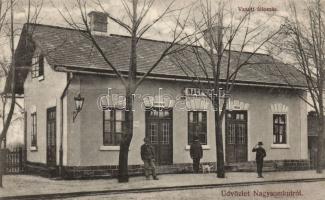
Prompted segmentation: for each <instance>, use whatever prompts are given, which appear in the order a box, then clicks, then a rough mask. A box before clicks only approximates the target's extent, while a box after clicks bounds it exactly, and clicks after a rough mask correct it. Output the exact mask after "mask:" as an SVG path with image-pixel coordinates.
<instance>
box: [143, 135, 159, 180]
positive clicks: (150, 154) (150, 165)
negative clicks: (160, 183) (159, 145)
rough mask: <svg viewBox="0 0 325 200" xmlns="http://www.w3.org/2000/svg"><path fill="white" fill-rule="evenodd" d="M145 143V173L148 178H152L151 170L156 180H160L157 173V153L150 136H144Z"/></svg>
mask: <svg viewBox="0 0 325 200" xmlns="http://www.w3.org/2000/svg"><path fill="white" fill-rule="evenodd" d="M143 141H144V144H143V145H142V146H141V159H142V160H143V163H144V174H145V176H146V178H147V180H150V171H151V172H152V177H153V179H154V180H159V179H158V177H157V175H156V166H155V153H154V149H153V146H151V145H150V140H149V138H144V140H143Z"/></svg>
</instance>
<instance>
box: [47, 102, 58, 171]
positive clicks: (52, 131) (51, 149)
mask: <svg viewBox="0 0 325 200" xmlns="http://www.w3.org/2000/svg"><path fill="white" fill-rule="evenodd" d="M46 124H47V128H46V132H47V134H46V146H47V148H46V149H47V153H46V160H47V165H48V166H55V165H56V108H55V107H53V108H49V109H47V118H46Z"/></svg>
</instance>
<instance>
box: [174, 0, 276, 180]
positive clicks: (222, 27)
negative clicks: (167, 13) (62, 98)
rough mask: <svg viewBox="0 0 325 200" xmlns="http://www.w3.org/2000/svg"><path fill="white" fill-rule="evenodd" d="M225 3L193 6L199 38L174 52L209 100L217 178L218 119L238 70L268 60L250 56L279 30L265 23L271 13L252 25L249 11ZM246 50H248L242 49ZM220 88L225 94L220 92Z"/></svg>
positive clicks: (220, 166) (220, 172)
mask: <svg viewBox="0 0 325 200" xmlns="http://www.w3.org/2000/svg"><path fill="white" fill-rule="evenodd" d="M226 4H227V3H225V2H224V1H222V0H221V1H215V2H213V1H210V0H203V1H200V2H199V4H198V7H197V8H196V9H195V10H197V11H198V12H199V13H198V16H199V17H198V16H196V18H195V19H193V26H194V29H195V30H196V33H197V34H196V38H200V39H201V42H197V43H196V45H195V46H193V45H189V46H188V48H186V49H185V50H184V51H182V52H178V53H177V54H175V55H176V59H175V62H176V63H177V65H178V66H179V68H180V69H181V70H182V71H183V72H184V73H185V74H186V75H187V77H189V78H191V79H192V82H193V84H194V85H195V86H196V87H198V88H200V89H202V91H204V92H205V96H206V97H207V98H208V99H209V100H210V101H211V102H212V105H213V109H214V116H215V138H216V157H217V177H219V178H224V177H225V170H224V151H223V142H222V141H223V139H222V123H223V119H224V116H225V112H226V108H227V101H228V98H229V95H230V94H231V92H232V90H233V88H234V86H235V85H236V83H235V82H236V79H237V75H238V72H239V71H240V69H241V68H243V67H244V66H247V65H257V64H269V63H264V62H261V61H257V60H256V59H255V58H254V57H255V55H256V54H257V52H258V51H259V50H261V48H263V47H264V46H265V45H266V44H267V42H268V41H269V40H270V39H271V38H272V37H273V36H274V35H276V34H277V33H278V31H279V30H269V28H267V24H265V22H267V21H269V20H270V18H271V17H272V16H269V18H266V20H265V22H260V24H257V25H256V24H255V25H254V23H253V21H252V16H253V12H251V11H246V12H241V13H240V14H238V11H237V10H234V9H233V8H232V7H231V5H229V8H228V7H227V6H226ZM215 8H216V9H215ZM236 9H237V8H236ZM235 49H236V51H234V50H235ZM247 50H249V51H250V52H249V53H247V52H245V51H247ZM189 57H194V58H195V59H194V60H195V61H194V62H193V63H189V59H187V58H189ZM193 66H197V67H193ZM220 88H222V93H224V94H225V95H223V96H221V95H220V93H221V92H220V91H219V90H220ZM221 98H224V101H221Z"/></svg>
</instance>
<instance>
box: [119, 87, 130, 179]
mask: <svg viewBox="0 0 325 200" xmlns="http://www.w3.org/2000/svg"><path fill="white" fill-rule="evenodd" d="M132 109H133V100H132V92H131V90H130V89H127V91H126V110H125V126H124V127H125V129H126V130H125V133H124V134H123V137H122V140H121V143H120V154H119V175H118V181H119V182H120V183H124V182H128V181H129V174H128V156H129V147H130V143H131V140H132V137H133V111H132Z"/></svg>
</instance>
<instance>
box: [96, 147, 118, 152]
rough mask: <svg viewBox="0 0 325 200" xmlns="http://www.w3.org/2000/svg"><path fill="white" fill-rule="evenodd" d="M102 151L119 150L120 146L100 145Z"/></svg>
mask: <svg viewBox="0 0 325 200" xmlns="http://www.w3.org/2000/svg"><path fill="white" fill-rule="evenodd" d="M99 150H100V151H119V150H120V146H100V147H99Z"/></svg>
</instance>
